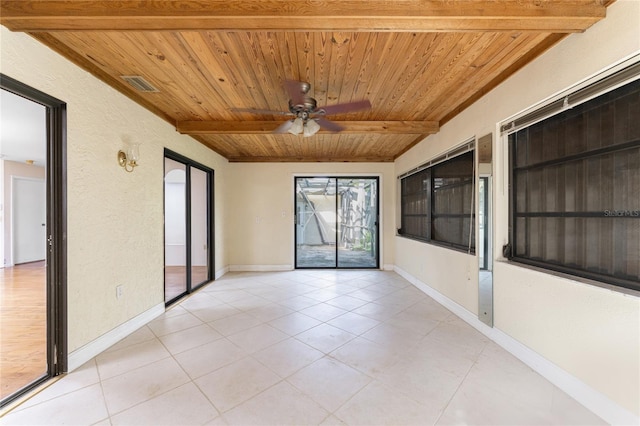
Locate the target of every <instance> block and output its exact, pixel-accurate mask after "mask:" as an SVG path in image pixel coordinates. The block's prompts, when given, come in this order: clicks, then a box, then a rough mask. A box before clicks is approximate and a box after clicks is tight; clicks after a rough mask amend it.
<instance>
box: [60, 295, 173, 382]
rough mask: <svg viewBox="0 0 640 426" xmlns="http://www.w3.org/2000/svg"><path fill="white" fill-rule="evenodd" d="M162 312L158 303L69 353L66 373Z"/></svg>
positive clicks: (161, 306) (162, 308)
mask: <svg viewBox="0 0 640 426" xmlns="http://www.w3.org/2000/svg"><path fill="white" fill-rule="evenodd" d="M164 310H165V308H164V302H163V303H159V304H157V305H155V306H154V307H152V308H151V309H149V310H147V311H145V312H143V313H141V314H140V315H137V316H135V317H133V318H131V319H130V320H129V321H127V322H125V323H122V324H120V325H119V326H117V327H116V328H114V329H113V330H111V331H109V332H107V333H105V334H103V335H102V336H100V337H98V338H97V339H95V340H93V341H92V342H89V343H87V344H86V345H84V346H82V347H81V348H78V349H76V350H75V351H73V352H71V353H70V354H69V357H68V358H67V368H68V371H69V372H71V371H73V370H75V369H76V368H78V367H80V366H82V365H83V364H84V363H85V362H87V361H89V360H91V359H92V358H93V357H95V356H96V355H99V354H100V353H102V352H103V351H105V350H106V349H108V348H110V347H111V346H113V345H114V344H116V343H118V342H119V341H120V340H122V339H124V338H125V337H127V336H128V335H129V334H131V333H133V332H134V331H136V330H137V329H139V328H140V327H142V326H144V325H145V324H147V323H149V322H150V321H151V320H153V319H155V318H157V317H158V316H160V315H162V314H163V313H164Z"/></svg>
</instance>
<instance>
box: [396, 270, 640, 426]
mask: <svg viewBox="0 0 640 426" xmlns="http://www.w3.org/2000/svg"><path fill="white" fill-rule="evenodd" d="M394 271H395V272H396V273H397V274H398V275H400V276H402V277H403V278H405V279H406V280H407V281H409V282H410V283H411V284H413V285H414V286H415V287H417V288H418V289H419V290H421V291H423V292H424V293H425V294H427V295H428V296H430V297H431V298H433V299H434V300H435V301H437V302H438V303H440V304H441V305H442V306H444V307H445V308H447V309H449V310H450V311H451V312H453V313H454V314H456V315H457V316H458V317H460V319H462V320H463V321H465V322H466V323H468V324H469V325H471V326H472V327H473V328H475V329H476V330H478V331H479V332H481V333H482V334H484V335H485V336H487V337H488V338H489V339H491V340H493V341H494V342H495V343H497V344H498V345H500V346H501V347H502V348H504V349H505V350H506V351H507V352H509V353H511V354H512V355H513V356H515V357H516V358H518V359H519V360H520V361H522V362H524V363H525V364H526V365H528V366H529V367H531V369H533V370H534V371H535V372H537V373H538V374H540V375H541V376H542V377H544V378H545V379H547V380H549V381H550V382H551V383H553V384H554V385H556V386H557V387H558V388H560V389H562V390H563V391H564V392H565V393H567V394H568V395H569V396H571V397H572V398H574V399H575V400H576V401H578V402H579V403H580V404H582V405H584V406H585V407H586V408H587V409H588V410H590V411H591V412H593V413H594V414H596V415H597V416H599V417H601V418H602V419H603V420H604V421H606V422H607V423H609V424H612V425H638V424H640V418H638V416H636V415H635V414H634V413H632V412H630V411H629V410H627V409H626V408H624V407H621V406H620V405H618V404H616V403H615V402H613V401H612V400H611V399H609V398H608V397H607V396H605V395H603V394H602V393H600V392H598V391H597V390H595V389H593V388H592V387H590V386H589V385H587V384H585V383H584V382H583V381H581V380H580V379H578V378H577V377H575V376H573V375H572V374H570V373H568V372H567V371H566V370H563V369H562V368H560V367H558V366H557V365H556V364H554V363H552V362H551V361H549V360H548V359H546V358H544V357H543V356H542V355H540V354H538V353H537V352H535V351H534V350H532V349H531V348H529V347H528V346H525V345H523V344H522V343H520V342H519V341H518V340H516V339H514V338H513V337H511V336H509V335H508V334H506V333H505V332H503V331H501V330H499V329H497V328H493V327H489V326H487V325H486V324H485V323H483V322H482V321H480V320H479V319H478V317H477V316H476V315H475V314H474V313H472V312H469V311H468V310H467V309H465V308H464V307H463V306H462V305H459V304H458V303H456V302H454V301H453V300H451V299H449V298H448V297H447V296H445V295H443V294H442V293H440V292H439V291H437V290H435V289H434V288H432V287H429V286H428V285H427V284H425V283H423V282H422V281H420V280H419V279H417V278H416V277H414V276H413V275H411V274H409V273H408V272H406V271H404V270H402V269H401V268H399V267H397V266H395V267H394Z"/></svg>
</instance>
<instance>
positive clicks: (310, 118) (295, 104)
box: [234, 80, 371, 137]
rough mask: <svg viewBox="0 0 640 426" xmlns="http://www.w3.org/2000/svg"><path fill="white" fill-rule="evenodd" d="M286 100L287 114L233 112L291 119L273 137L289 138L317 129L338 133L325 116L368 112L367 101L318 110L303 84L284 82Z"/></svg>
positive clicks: (265, 111) (243, 109) (283, 112)
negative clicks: (281, 116)
mask: <svg viewBox="0 0 640 426" xmlns="http://www.w3.org/2000/svg"><path fill="white" fill-rule="evenodd" d="M284 85H285V89H286V90H287V92H288V94H289V96H290V99H289V111H272V110H261V109H245V108H237V109H234V111H242V112H251V113H254V114H274V115H284V116H288V117H294V118H292V119H291V120H288V121H285V122H284V123H282V124H281V125H280V126H278V127H277V128H276V129H275V130H274V131H273V133H286V132H289V133H291V134H293V135H299V134H301V133H302V135H303V136H305V137H308V136H313V135H315V134H316V133H318V131H319V130H320V128H323V129H325V130H328V131H330V132H339V131H341V130H343V127H342V126H341V125H339V124H337V123H335V122H333V121H330V120H327V119H326V118H325V116H327V115H331V114H342V113H347V112H352V111H361V110H365V109H369V108H371V102H369V101H368V100H362V101H355V102H347V103H344V104H337V105H327V106H323V107H318V104H317V102H316V100H315V99H314V98H312V97H311V96H308V95H307V94H308V93H309V89H311V85H310V84H309V83H307V82H304V81H294V80H287V81H285V84H284Z"/></svg>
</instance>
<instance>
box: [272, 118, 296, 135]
mask: <svg viewBox="0 0 640 426" xmlns="http://www.w3.org/2000/svg"><path fill="white" fill-rule="evenodd" d="M291 126H293V120H287V121H285V122H284V123H282V124H281V125H279V126H278V127H276V129H275V130H274V131H273V133H287V131H289V129H290V128H291Z"/></svg>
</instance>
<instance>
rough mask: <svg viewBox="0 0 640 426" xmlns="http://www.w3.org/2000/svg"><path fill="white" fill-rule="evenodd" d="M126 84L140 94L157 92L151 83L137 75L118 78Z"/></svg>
mask: <svg viewBox="0 0 640 426" xmlns="http://www.w3.org/2000/svg"><path fill="white" fill-rule="evenodd" d="M120 77H121V78H122V79H123V80H125V81H126V82H127V83H129V84H130V85H132V86H133V87H134V88H135V89H136V90H139V91H141V92H159V90H158V89H156V88H155V87H153V85H152V84H151V83H149V82H148V81H147V80H145V79H144V77H142V76H139V75H121V76H120Z"/></svg>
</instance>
